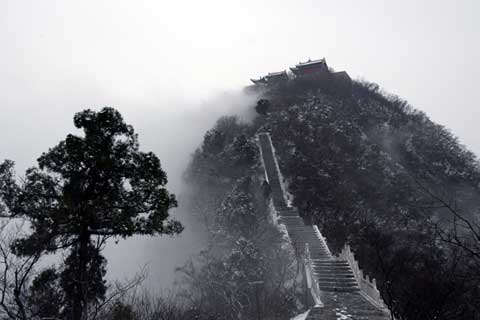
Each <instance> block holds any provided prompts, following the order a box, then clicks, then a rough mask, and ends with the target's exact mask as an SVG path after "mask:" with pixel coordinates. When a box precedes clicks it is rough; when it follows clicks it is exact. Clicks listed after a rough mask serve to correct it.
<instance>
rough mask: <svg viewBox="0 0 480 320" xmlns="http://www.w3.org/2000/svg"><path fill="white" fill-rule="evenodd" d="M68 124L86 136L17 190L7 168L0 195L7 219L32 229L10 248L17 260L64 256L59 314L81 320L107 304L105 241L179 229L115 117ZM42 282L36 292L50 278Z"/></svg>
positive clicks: (153, 162)
mask: <svg viewBox="0 0 480 320" xmlns="http://www.w3.org/2000/svg"><path fill="white" fill-rule="evenodd" d="M74 124H75V127H77V128H78V129H83V132H84V136H76V135H72V134H70V135H68V136H67V137H66V139H65V140H63V141H61V142H60V143H59V144H58V145H57V146H55V147H53V148H52V149H50V150H49V151H48V152H46V153H43V154H42V155H41V157H40V158H39V159H38V165H39V167H38V168H31V169H28V170H27V172H26V176H25V179H24V181H23V183H22V184H17V183H16V181H15V179H14V175H13V164H12V163H11V162H5V163H4V164H3V165H2V168H1V169H2V170H1V172H0V187H1V192H2V193H1V196H2V200H3V203H4V204H5V206H6V210H7V212H8V214H9V215H10V217H24V218H26V219H28V221H29V222H30V225H31V230H32V232H31V234H30V235H29V236H27V237H25V238H22V239H18V240H17V241H16V243H15V244H14V250H15V252H16V253H17V254H19V255H30V254H33V253H39V252H46V253H53V252H56V251H57V250H67V251H68V256H67V258H66V259H65V261H64V264H65V266H64V268H63V269H62V271H61V274H60V275H59V283H60V285H61V287H62V289H63V291H64V299H65V301H64V302H63V305H64V308H63V310H62V312H63V313H64V316H65V317H66V318H67V319H74V320H80V319H82V314H84V313H85V312H86V310H87V309H88V305H89V304H91V303H95V302H99V301H102V300H103V299H104V298H105V291H106V286H105V280H104V276H105V273H106V260H105V258H104V257H103V256H102V255H101V250H102V249H103V247H104V244H105V241H107V239H108V238H112V237H114V238H127V237H130V236H132V235H135V234H142V235H157V234H176V233H179V232H181V231H182V226H181V224H180V223H179V222H177V221H174V220H168V217H169V214H168V211H169V209H170V208H172V207H175V206H176V204H177V203H176V200H175V197H174V195H172V194H170V193H169V192H168V191H167V189H165V187H164V186H165V184H166V183H167V177H166V174H165V172H164V171H163V170H162V168H161V166H160V161H159V159H158V158H157V157H156V156H155V155H154V154H153V153H151V152H149V153H145V152H141V151H139V145H138V138H137V135H136V134H135V132H134V130H133V128H132V127H131V126H129V125H127V124H126V123H125V122H124V121H123V119H122V116H121V115H120V113H119V112H118V111H116V110H114V109H112V108H104V109H102V110H101V111H99V112H94V111H91V110H85V111H83V112H80V113H77V114H76V115H75V117H74ZM41 276H42V277H40V278H37V280H36V281H38V282H37V284H38V283H44V282H45V281H46V280H48V278H49V277H50V276H53V274H51V273H43V274H42V275H41ZM44 285H46V284H44ZM44 285H41V286H37V285H36V283H33V285H32V290H33V291H34V292H37V291H38V290H40V292H44V293H45V294H47V293H48V290H47V289H42V288H43V287H42V286H44ZM37 287H38V288H37ZM45 290H47V291H45ZM42 294H43V293H42Z"/></svg>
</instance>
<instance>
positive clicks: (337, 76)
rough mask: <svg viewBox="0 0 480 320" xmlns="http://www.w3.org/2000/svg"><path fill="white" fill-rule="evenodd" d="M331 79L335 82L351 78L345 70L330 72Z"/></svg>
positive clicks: (348, 80) (350, 79)
mask: <svg viewBox="0 0 480 320" xmlns="http://www.w3.org/2000/svg"><path fill="white" fill-rule="evenodd" d="M332 79H333V81H335V82H350V81H352V78H350V76H349V75H348V73H347V72H346V71H339V72H332Z"/></svg>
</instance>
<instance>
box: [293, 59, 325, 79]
mask: <svg viewBox="0 0 480 320" xmlns="http://www.w3.org/2000/svg"><path fill="white" fill-rule="evenodd" d="M290 70H292V72H293V74H294V75H296V76H297V77H298V76H304V75H310V74H318V73H325V72H326V73H328V72H329V70H328V66H327V62H326V61H325V58H323V59H320V60H313V61H312V60H310V59H309V60H308V61H307V62H300V63H299V64H297V65H295V67H294V68H290Z"/></svg>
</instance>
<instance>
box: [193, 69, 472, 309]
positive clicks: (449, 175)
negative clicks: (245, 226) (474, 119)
mask: <svg viewBox="0 0 480 320" xmlns="http://www.w3.org/2000/svg"><path fill="white" fill-rule="evenodd" d="M249 90H253V91H257V94H258V93H260V95H261V98H262V99H264V100H265V101H268V106H269V107H268V109H267V110H266V111H265V110H263V112H262V113H263V114H259V115H258V116H257V118H256V119H255V120H254V121H253V123H251V124H241V123H239V121H238V120H235V119H234V118H224V119H222V120H221V121H220V122H219V123H218V124H217V126H216V127H215V128H214V129H212V130H211V131H209V132H208V133H207V135H206V136H205V140H204V143H203V146H202V147H201V148H200V149H199V150H197V152H196V153H195V155H194V157H193V160H192V163H191V165H190V167H189V170H188V171H187V176H188V179H190V182H191V183H192V184H197V185H202V186H204V187H205V188H204V189H203V190H204V191H206V190H217V191H218V190H228V189H229V188H231V186H232V185H234V184H235V181H236V180H237V179H240V178H242V177H245V176H249V175H255V174H259V173H258V170H257V171H255V170H253V171H247V168H258V158H255V157H254V156H253V154H254V152H253V151H252V149H251V146H252V144H253V142H254V138H255V135H256V134H257V133H259V132H270V134H271V137H272V139H273V143H274V145H275V146H276V151H277V155H278V156H279V162H280V163H279V164H280V167H281V171H282V172H283V174H284V176H285V178H286V179H287V181H286V182H287V186H288V191H289V192H290V193H291V194H292V195H293V196H294V197H293V199H294V205H295V206H296V207H297V208H298V209H299V213H300V215H301V216H302V217H303V218H304V220H305V221H306V222H307V223H315V224H318V225H319V227H320V228H321V230H322V233H323V234H324V235H325V236H326V237H327V239H328V242H329V245H330V247H331V248H332V250H333V251H334V252H338V250H339V249H340V248H341V247H342V246H343V245H344V244H345V243H348V244H350V245H351V246H352V248H353V249H354V252H355V253H356V255H357V258H358V259H359V261H360V264H361V267H362V268H363V269H364V270H366V271H367V273H368V274H369V275H370V276H373V277H375V278H376V279H377V281H378V285H379V288H380V289H381V291H382V295H383V298H384V300H385V302H386V303H387V304H388V305H389V307H390V309H391V310H392V312H393V313H394V315H395V316H396V317H397V318H399V319H465V318H470V319H472V318H474V316H476V315H478V314H479V308H480V303H479V301H480V300H479V299H480V292H479V279H480V273H479V266H480V254H479V253H480V250H479V243H480V238H478V237H476V236H477V235H478V234H477V233H476V232H478V230H479V229H476V227H477V226H478V225H477V224H476V223H478V220H477V219H478V213H479V211H478V208H480V170H479V164H478V160H477V159H476V157H475V156H474V155H473V154H472V153H471V152H469V151H468V150H466V149H465V148H464V147H463V146H461V145H460V144H459V143H458V141H457V139H456V138H455V137H454V136H453V135H452V134H451V133H450V132H449V131H448V130H446V129H445V128H443V127H442V126H440V125H437V124H435V123H433V122H432V121H430V120H429V119H428V117H427V116H426V115H425V114H424V113H422V112H420V111H417V110H415V109H413V108H412V107H411V106H409V105H408V103H406V102H404V101H403V100H401V99H399V98H397V97H394V96H390V95H387V94H384V93H382V92H381V91H380V90H379V89H378V86H376V85H374V84H369V83H360V82H352V84H351V86H349V87H345V86H335V85H332V84H330V83H328V84H325V83H324V82H317V81H315V79H313V78H311V79H297V80H290V81H287V82H285V83H281V84H279V85H271V86H268V87H264V88H262V89H261V90H260V89H259V88H258V87H254V88H250V89H249ZM263 105H264V106H265V103H263ZM241 163H243V164H244V165H245V166H244V167H242V165H240V164H241ZM248 172H250V173H248ZM255 172H256V173H255ZM207 186H208V188H209V189H207ZM467 222H469V223H467Z"/></svg>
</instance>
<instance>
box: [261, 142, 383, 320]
mask: <svg viewBox="0 0 480 320" xmlns="http://www.w3.org/2000/svg"><path fill="white" fill-rule="evenodd" d="M258 141H259V145H260V151H261V154H262V161H263V165H264V169H265V175H266V179H267V181H268V183H269V185H270V189H271V197H272V201H273V206H274V209H275V212H276V214H277V216H278V218H279V223H281V224H283V225H285V228H286V230H287V233H288V236H289V239H290V241H291V243H292V246H293V247H294V248H295V251H296V252H297V253H303V252H304V250H305V248H306V250H307V251H308V253H307V255H308V257H307V260H308V261H307V263H308V264H309V267H310V268H311V269H309V270H312V271H313V279H312V280H313V281H314V282H315V286H317V288H318V289H319V297H318V298H319V299H320V301H321V304H318V303H317V304H316V305H313V306H312V308H311V309H310V312H309V314H308V317H307V319H325V320H330V319H356V320H360V319H362V320H363V319H372V320H386V319H390V317H389V315H388V313H387V312H386V310H385V309H384V308H379V307H378V306H376V305H375V304H373V303H371V302H370V301H369V299H368V298H367V297H366V296H365V294H362V292H361V290H360V287H359V282H358V279H357V278H356V277H355V273H354V272H353V271H352V268H351V265H350V263H349V262H348V261H347V260H344V259H339V258H337V257H334V256H332V254H331V252H330V250H329V248H328V245H327V243H326V240H325V238H323V236H322V235H321V233H320V231H319V230H318V228H317V227H316V226H311V225H306V224H305V223H304V221H303V219H302V218H301V217H300V216H299V215H298V211H297V210H296V209H295V208H293V207H290V206H288V204H287V201H286V199H285V192H284V186H283V185H282V179H281V174H280V169H279V167H278V164H277V161H276V158H275V151H274V149H273V145H272V142H271V140H270V136H269V135H268V134H267V133H261V134H259V135H258ZM313 294H315V293H313Z"/></svg>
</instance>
